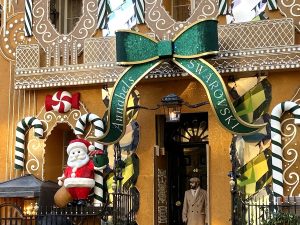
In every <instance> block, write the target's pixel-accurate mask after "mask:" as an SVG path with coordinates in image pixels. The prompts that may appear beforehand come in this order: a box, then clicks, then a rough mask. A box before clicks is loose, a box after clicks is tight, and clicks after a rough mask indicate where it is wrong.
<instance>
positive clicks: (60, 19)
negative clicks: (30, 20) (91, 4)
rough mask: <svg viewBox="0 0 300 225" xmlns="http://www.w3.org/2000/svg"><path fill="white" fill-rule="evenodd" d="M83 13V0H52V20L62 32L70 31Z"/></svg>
mask: <svg viewBox="0 0 300 225" xmlns="http://www.w3.org/2000/svg"><path fill="white" fill-rule="evenodd" d="M81 14H82V0H50V20H51V22H52V24H53V25H54V26H55V28H56V30H57V31H58V32H59V33H61V34H68V33H70V32H71V31H72V30H73V28H74V27H75V25H76V23H77V22H78V21H79V18H80V17H81Z"/></svg>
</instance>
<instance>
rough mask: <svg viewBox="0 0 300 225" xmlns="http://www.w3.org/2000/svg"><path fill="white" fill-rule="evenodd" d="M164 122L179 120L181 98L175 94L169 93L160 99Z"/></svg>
mask: <svg viewBox="0 0 300 225" xmlns="http://www.w3.org/2000/svg"><path fill="white" fill-rule="evenodd" d="M161 103H162V106H163V107H164V112H165V116H166V122H179V121H180V115H181V106H182V103H183V100H182V99H181V98H180V97H179V96H177V95H176V94H169V95H167V96H165V97H163V98H162V99H161Z"/></svg>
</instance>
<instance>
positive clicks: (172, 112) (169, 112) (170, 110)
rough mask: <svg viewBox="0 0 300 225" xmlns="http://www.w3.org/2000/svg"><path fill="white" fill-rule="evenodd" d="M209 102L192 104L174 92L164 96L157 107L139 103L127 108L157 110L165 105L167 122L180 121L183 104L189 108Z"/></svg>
mask: <svg viewBox="0 0 300 225" xmlns="http://www.w3.org/2000/svg"><path fill="white" fill-rule="evenodd" d="M208 103H209V102H207V101H204V102H199V103H196V104H192V105H191V104H189V103H188V102H185V101H184V100H183V99H182V98H180V97H179V96H178V95H176V94H173V93H172V94H169V95H167V96H164V97H163V98H162V99H161V104H157V107H155V108H148V107H145V106H140V105H137V106H132V107H128V108H127V110H131V109H136V108H140V109H147V110H157V109H159V108H160V107H163V108H164V113H165V116H166V121H167V122H179V121H180V115H181V108H182V105H184V106H187V107H189V108H198V107H200V106H203V105H207V104H208Z"/></svg>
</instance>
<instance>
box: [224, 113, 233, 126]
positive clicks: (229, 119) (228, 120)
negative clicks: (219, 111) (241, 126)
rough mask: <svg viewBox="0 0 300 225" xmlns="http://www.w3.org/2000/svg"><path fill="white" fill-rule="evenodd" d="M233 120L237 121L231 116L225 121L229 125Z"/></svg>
mask: <svg viewBox="0 0 300 225" xmlns="http://www.w3.org/2000/svg"><path fill="white" fill-rule="evenodd" d="M231 119H233V120H235V119H234V117H233V116H232V115H230V116H229V117H227V118H226V119H225V121H227V124H228V125H229V124H230V123H231Z"/></svg>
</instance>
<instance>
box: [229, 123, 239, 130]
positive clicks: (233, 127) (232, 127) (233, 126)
mask: <svg viewBox="0 0 300 225" xmlns="http://www.w3.org/2000/svg"><path fill="white" fill-rule="evenodd" d="M237 125H239V123H237V124H236V125H234V126H233V127H231V129H234V128H235V127H236V126H237Z"/></svg>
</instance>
